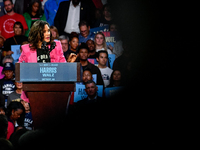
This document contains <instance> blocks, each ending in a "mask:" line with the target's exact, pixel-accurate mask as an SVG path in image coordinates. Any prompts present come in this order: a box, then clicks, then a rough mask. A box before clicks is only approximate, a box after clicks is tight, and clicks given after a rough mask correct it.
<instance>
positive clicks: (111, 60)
mask: <svg viewBox="0 0 200 150" xmlns="http://www.w3.org/2000/svg"><path fill="white" fill-rule="evenodd" d="M108 61H109V63H110V68H111V69H112V68H113V63H114V61H115V54H108Z"/></svg>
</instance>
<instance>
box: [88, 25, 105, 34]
mask: <svg viewBox="0 0 200 150" xmlns="http://www.w3.org/2000/svg"><path fill="white" fill-rule="evenodd" d="M107 31H109V26H102V27H97V28H91V29H90V32H93V33H94V34H96V33H98V32H107Z"/></svg>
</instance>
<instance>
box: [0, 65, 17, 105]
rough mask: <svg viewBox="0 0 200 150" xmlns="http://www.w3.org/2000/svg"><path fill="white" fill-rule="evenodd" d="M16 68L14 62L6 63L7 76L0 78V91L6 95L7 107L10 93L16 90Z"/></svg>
mask: <svg viewBox="0 0 200 150" xmlns="http://www.w3.org/2000/svg"><path fill="white" fill-rule="evenodd" d="M14 70H15V68H14V65H13V64H12V63H9V62H7V63H5V64H4V68H3V73H4V74H5V77H4V78H3V79H2V80H0V85H1V86H0V88H1V89H0V91H1V94H3V95H4V97H5V107H7V98H8V96H9V94H11V93H12V92H14V91H15V84H14V81H13V74H14Z"/></svg>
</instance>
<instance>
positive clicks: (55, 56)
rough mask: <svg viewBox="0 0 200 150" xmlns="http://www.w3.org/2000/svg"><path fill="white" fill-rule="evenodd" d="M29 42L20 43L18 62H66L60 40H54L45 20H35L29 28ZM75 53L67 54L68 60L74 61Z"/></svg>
mask: <svg viewBox="0 0 200 150" xmlns="http://www.w3.org/2000/svg"><path fill="white" fill-rule="evenodd" d="M28 42H29V44H25V45H22V46H21V48H22V53H21V55H20V57H19V62H26V63H37V62H41V63H48V62H56V63H58V62H66V59H65V57H64V55H63V50H62V46H61V43H60V41H54V40H53V37H52V34H51V32H50V27H49V24H48V22H46V21H42V20H39V21H36V22H35V23H34V24H33V26H32V27H31V29H30V33H29V37H28ZM75 59H76V55H75V54H72V55H70V56H69V59H68V62H74V61H75Z"/></svg>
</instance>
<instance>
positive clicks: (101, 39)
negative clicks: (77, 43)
mask: <svg viewBox="0 0 200 150" xmlns="http://www.w3.org/2000/svg"><path fill="white" fill-rule="evenodd" d="M94 42H95V47H96V52H98V51H100V50H105V51H107V52H108V54H112V51H111V50H110V49H108V48H107V45H106V38H105V35H104V34H103V33H102V32H98V33H97V34H96V35H95V38H94Z"/></svg>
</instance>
